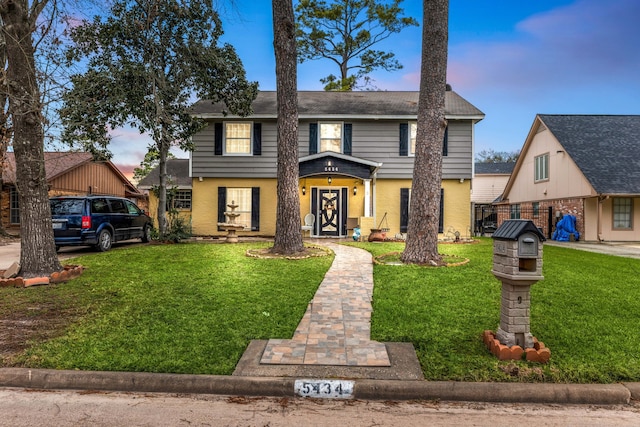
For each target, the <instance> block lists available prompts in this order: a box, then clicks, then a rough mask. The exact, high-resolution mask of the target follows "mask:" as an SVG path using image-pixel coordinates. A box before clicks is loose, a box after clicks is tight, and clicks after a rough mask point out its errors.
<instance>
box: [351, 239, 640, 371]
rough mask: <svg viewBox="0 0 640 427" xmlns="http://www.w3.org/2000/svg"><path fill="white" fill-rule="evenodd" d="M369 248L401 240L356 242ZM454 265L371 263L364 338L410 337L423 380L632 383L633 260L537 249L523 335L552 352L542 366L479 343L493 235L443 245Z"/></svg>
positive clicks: (492, 300) (638, 274) (494, 320)
mask: <svg viewBox="0 0 640 427" xmlns="http://www.w3.org/2000/svg"><path fill="white" fill-rule="evenodd" d="M358 246H360V247H363V248H365V249H367V250H369V251H370V252H371V253H372V254H374V255H380V254H382V253H385V252H391V251H401V250H402V244H391V243H389V244H376V243H362V244H358ZM439 249H440V252H441V253H444V254H454V255H460V256H463V257H466V258H469V259H470V260H471V261H470V262H469V263H468V264H466V265H462V266H459V267H451V268H437V269H434V268H423V267H413V266H394V265H376V266H374V277H375V287H374V313H373V320H372V339H374V340H377V341H410V342H412V343H413V344H414V346H415V348H416V352H417V354H418V358H419V360H420V363H421V365H422V368H423V371H424V374H425V377H426V378H428V379H430V380H455V381H508V380H518V381H547V382H577V383H590V382H602V383H610V382H618V381H639V380H640V352H639V351H638V348H639V347H640V260H637V259H629V258H621V257H615V256H609V255H601V254H595V253H589V252H584V251H578V250H573V249H567V248H562V247H555V246H545V247H544V264H543V275H544V280H543V281H540V282H538V283H536V284H534V285H533V286H532V287H531V317H530V319H531V332H532V334H533V335H534V336H535V337H536V338H538V339H539V340H540V341H542V342H544V343H545V345H546V346H547V347H549V348H550V349H551V361H550V363H548V364H547V365H539V364H535V363H527V362H517V363H515V362H513V361H509V362H506V361H505V362H500V361H498V360H497V359H496V358H494V357H493V356H491V355H490V354H489V353H488V350H487V349H486V347H485V346H484V344H483V343H482V340H481V337H480V335H481V333H482V331H484V330H492V331H496V330H497V328H498V326H499V323H500V288H501V285H500V282H499V281H498V280H497V279H496V278H494V277H493V275H492V274H491V267H492V258H491V255H492V241H491V240H490V239H480V243H476V244H466V245H465V244H442V245H440V247H439Z"/></svg>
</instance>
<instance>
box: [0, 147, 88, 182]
mask: <svg viewBox="0 0 640 427" xmlns="http://www.w3.org/2000/svg"><path fill="white" fill-rule="evenodd" d="M91 159H92V157H91V154H90V153H84V152H68V151H67V152H65V151H61V152H57V151H56V152H45V153H44V168H45V172H46V174H47V181H50V180H52V179H54V178H56V177H58V176H60V175H62V174H64V173H67V172H69V171H70V170H72V169H75V168H77V167H78V166H80V165H82V164H84V163H87V162H90V161H91ZM2 181H3V182H4V183H9V184H13V183H15V182H16V158H15V155H14V153H7V154H6V157H5V162H4V167H3V168H2Z"/></svg>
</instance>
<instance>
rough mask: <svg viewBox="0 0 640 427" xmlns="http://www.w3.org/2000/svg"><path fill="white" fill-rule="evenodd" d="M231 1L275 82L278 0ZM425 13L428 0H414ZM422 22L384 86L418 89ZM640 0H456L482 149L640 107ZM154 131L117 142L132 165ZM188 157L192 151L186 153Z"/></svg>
mask: <svg viewBox="0 0 640 427" xmlns="http://www.w3.org/2000/svg"><path fill="white" fill-rule="evenodd" d="M233 3H234V8H232V7H231V6H227V7H226V8H225V9H223V10H221V16H222V19H223V27H224V30H225V36H224V41H225V42H227V43H230V44H232V45H233V46H235V48H236V50H237V51H238V53H239V55H240V58H241V59H242V61H243V63H244V66H245V68H246V71H247V76H248V78H249V79H250V80H254V81H258V82H259V85H260V89H262V90H275V60H274V54H273V44H272V43H273V30H272V28H271V25H272V17H271V2H269V1H264V0H263V1H253V0H234V2H233ZM403 5H404V8H405V14H407V15H410V16H413V17H414V18H416V19H417V20H418V21H420V22H421V21H422V2H421V1H420V0H405V1H404V3H403ZM420 39H421V29H420V28H419V27H412V28H408V29H405V30H403V32H401V33H400V34H396V35H393V36H391V37H390V38H389V39H388V40H386V41H385V43H384V44H381V45H378V46H377V47H378V48H380V49H383V50H390V51H392V52H394V53H395V55H396V57H397V59H398V60H399V61H400V62H401V63H402V64H403V65H404V68H403V69H402V70H399V71H396V72H393V73H389V72H384V71H383V72H378V73H375V74H373V78H374V80H375V81H374V84H375V85H376V87H377V88H378V89H380V90H418V89H419V70H420V56H421V52H420V44H421V40H420ZM639 42H640V1H638V0H606V1H604V0H553V1H551V0H533V1H513V0H509V1H506V0H451V1H450V10H449V66H448V79H447V80H448V82H449V83H450V84H451V85H452V86H453V89H454V90H455V91H456V92H458V93H459V94H460V95H461V96H462V97H464V98H465V99H467V100H468V101H469V102H471V103H472V104H474V105H475V106H476V107H478V108H479V109H480V110H482V111H483V112H484V113H485V114H486V117H485V119H484V120H483V121H481V122H480V123H479V124H478V125H477V126H476V134H475V151H476V152H479V151H481V150H487V149H493V150H495V151H514V150H518V149H520V147H521V146H522V144H523V143H524V140H525V138H526V135H527V133H528V131H529V129H530V127H531V124H532V123H533V120H534V117H535V115H536V114H538V113H543V114H640V45H639ZM334 67H336V66H335V65H333V64H332V63H330V62H328V61H314V62H308V63H305V64H302V65H300V66H299V67H298V89H300V90H322V84H321V83H320V82H319V79H320V78H322V77H324V76H326V75H328V74H330V73H333V74H337V73H338V70H337V68H334ZM144 141H145V138H144V136H140V135H138V134H137V132H136V131H130V130H118V131H117V132H116V133H115V138H114V140H113V144H112V146H111V149H112V151H113V153H114V157H113V161H114V163H115V164H116V165H118V167H120V168H121V169H122V171H123V172H125V173H128V172H130V171H132V170H133V168H134V167H137V166H138V165H139V163H140V161H141V160H142V158H143V157H144V154H145V152H146V145H147V144H145V143H144ZM180 157H184V158H186V157H188V155H187V154H182V155H181V156H180Z"/></svg>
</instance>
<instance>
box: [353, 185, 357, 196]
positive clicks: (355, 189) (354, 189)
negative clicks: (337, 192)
mask: <svg viewBox="0 0 640 427" xmlns="http://www.w3.org/2000/svg"><path fill="white" fill-rule="evenodd" d="M356 194H358V187H356V186H355V185H354V186H353V195H354V196H355V195H356Z"/></svg>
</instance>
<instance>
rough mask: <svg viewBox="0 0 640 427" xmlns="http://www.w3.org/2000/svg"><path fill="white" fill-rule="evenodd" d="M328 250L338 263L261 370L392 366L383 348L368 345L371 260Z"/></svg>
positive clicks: (271, 346) (350, 251) (269, 350)
mask: <svg viewBox="0 0 640 427" xmlns="http://www.w3.org/2000/svg"><path fill="white" fill-rule="evenodd" d="M323 244H324V243H323ZM326 246H328V247H329V248H330V249H331V250H333V251H334V252H335V254H336V257H335V259H334V261H333V264H332V265H331V268H330V269H329V271H328V272H327V274H326V275H325V277H324V280H323V281H322V283H321V284H320V287H319V288H318V291H317V292H316V294H315V296H314V297H313V300H312V301H311V302H310V303H309V307H308V308H307V311H306V313H305V314H304V316H303V317H302V321H301V322H300V324H299V325H298V328H297V329H296V331H295V333H294V335H293V338H292V339H290V340H283V339H272V340H269V342H268V343H267V346H266V348H265V350H264V353H263V355H262V358H261V360H260V364H281V365H336V366H390V365H391V364H390V362H389V356H388V354H387V349H386V347H385V345H384V344H383V343H379V342H376V341H371V340H370V335H371V334H370V332H371V311H372V307H371V299H372V295H373V265H372V262H371V254H369V253H368V252H366V251H364V250H362V249H358V248H352V247H349V246H342V245H337V244H335V243H326Z"/></svg>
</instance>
